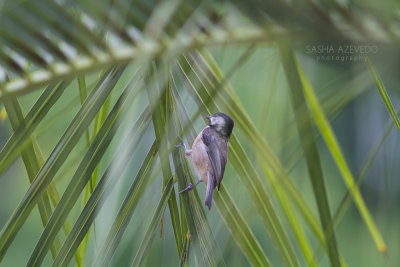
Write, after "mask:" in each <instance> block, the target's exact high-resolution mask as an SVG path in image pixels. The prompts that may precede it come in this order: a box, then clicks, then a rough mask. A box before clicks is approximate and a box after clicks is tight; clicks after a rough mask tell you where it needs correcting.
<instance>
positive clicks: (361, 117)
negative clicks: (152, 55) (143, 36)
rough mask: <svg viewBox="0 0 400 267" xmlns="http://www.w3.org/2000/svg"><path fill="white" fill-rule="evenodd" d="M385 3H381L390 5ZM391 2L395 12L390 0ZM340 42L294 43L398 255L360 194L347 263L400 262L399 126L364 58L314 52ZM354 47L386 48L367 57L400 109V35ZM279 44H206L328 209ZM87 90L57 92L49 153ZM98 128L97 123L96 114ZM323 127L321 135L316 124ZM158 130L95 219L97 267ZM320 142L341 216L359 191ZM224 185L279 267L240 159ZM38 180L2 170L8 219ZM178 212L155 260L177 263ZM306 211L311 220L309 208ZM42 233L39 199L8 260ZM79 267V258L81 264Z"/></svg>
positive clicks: (340, 229) (135, 108)
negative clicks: (372, 225)
mask: <svg viewBox="0 0 400 267" xmlns="http://www.w3.org/2000/svg"><path fill="white" fill-rule="evenodd" d="M376 5H378V6H379V4H376ZM382 5H383V4H382ZM397 6H398V5H397ZM383 9H384V11H385V12H386V10H387V9H385V8H383ZM397 10H398V9H397ZM340 44H350V43H349V42H348V43H344V42H343V41H338V42H337V43H336V42H334V41H331V42H330V41H324V42H318V41H315V39H310V40H302V42H301V43H297V44H296V45H295V46H294V51H295V54H296V56H297V58H298V60H299V63H300V65H301V67H302V69H303V70H304V73H305V75H306V76H307V78H308V80H309V81H310V84H311V85H312V87H313V89H314V90H315V93H316V95H317V96H318V99H319V100H320V102H321V104H322V106H323V108H324V111H325V114H326V115H327V118H328V119H329V121H330V123H331V125H332V127H333V130H334V133H335V134H336V137H337V139H338V142H339V144H340V147H341V149H342V151H343V153H344V156H345V159H346V161H347V163H348V165H349V167H350V170H351V172H352V173H353V175H354V177H356V178H359V177H360V176H361V178H362V179H361V182H360V185H359V186H360V190H361V193H362V196H363V197H364V200H365V202H366V205H367V207H368V209H369V211H370V212H371V215H372V218H373V219H374V220H375V222H376V224H377V228H378V230H379V231H380V233H381V235H382V237H383V239H384V241H385V242H386V245H387V252H386V253H381V252H379V251H378V249H377V247H376V245H375V243H374V241H373V239H372V237H371V234H370V232H369V231H368V229H367V227H366V225H365V222H364V220H363V219H362V218H361V216H360V214H359V211H358V210H357V208H356V207H355V205H354V204H353V202H352V201H351V202H350V205H349V207H348V208H346V209H345V210H344V211H345V212H344V213H343V214H342V216H340V217H338V218H337V219H335V234H336V240H337V245H338V249H339V251H340V253H341V255H342V256H343V258H344V259H345V261H346V263H347V264H348V266H374V267H375V266H399V265H400V254H399V253H398V252H399V251H400V209H399V208H398V207H399V204H400V180H399V178H400V165H399V162H400V155H399V151H400V134H399V133H400V132H399V130H400V129H399V128H397V127H396V125H395V124H394V121H393V118H392V117H391V116H390V113H389V111H388V109H387V108H386V106H385V103H384V101H383V100H382V97H381V95H380V93H379V91H378V89H377V86H376V83H375V79H374V77H373V76H372V75H371V73H370V71H369V69H368V67H367V64H366V63H365V62H364V61H357V62H355V61H351V60H343V61H342V60H320V59H317V56H321V55H322V54H324V52H320V51H314V52H312V53H309V52H308V49H307V46H310V45H315V46H317V45H324V46H333V47H334V49H337V46H338V45H340ZM351 44H352V45H355V46H364V45H368V46H374V47H376V48H377V51H376V53H373V54H368V55H367V56H368V58H369V59H370V60H371V61H372V62H373V64H374V67H375V69H376V70H377V71H378V73H379V75H380V77H381V79H382V80H383V82H384V84H385V88H386V90H387V93H388V95H389V96H390V99H391V102H392V104H393V106H394V108H395V110H396V111H399V109H400V90H399V86H398V85H399V75H398V69H399V68H398V66H399V59H400V57H399V54H398V53H397V51H398V50H397V49H396V47H397V46H396V44H393V45H388V44H383V43H381V42H375V41H371V42H357V41H354V42H353V43H351ZM278 47H279V44H276V43H275V44H271V43H261V42H260V43H255V44H252V46H251V47H250V48H249V45H248V44H225V45H210V46H209V47H207V49H208V51H209V52H210V54H211V55H212V57H213V58H214V59H215V61H216V63H217V64H218V66H219V68H220V69H221V71H222V73H223V74H224V75H226V79H227V83H228V84H229V85H230V86H231V87H232V88H233V90H234V92H235V93H236V95H237V96H238V99H239V101H240V103H241V104H242V105H243V107H244V110H245V112H246V113H247V115H248V116H249V118H250V120H251V121H252V122H253V123H254V125H255V126H256V128H257V130H258V131H259V132H260V133H261V134H262V136H263V137H264V138H265V140H266V142H267V143H268V144H269V146H270V147H271V148H272V150H273V151H274V153H275V155H277V157H278V159H279V160H280V162H281V164H282V166H283V167H284V168H285V170H287V172H288V173H289V175H290V178H291V179H292V181H293V183H294V184H295V185H296V187H297V188H298V190H299V192H301V194H302V196H303V197H304V198H305V200H306V202H307V203H308V204H309V206H310V207H311V208H312V210H313V211H314V213H315V214H317V213H318V211H317V206H316V202H315V196H314V193H313V189H312V185H311V182H310V178H309V175H308V171H307V167H306V161H305V158H304V155H303V153H302V150H301V145H300V139H299V135H301V134H302V133H299V132H298V130H297V128H296V124H295V116H294V112H296V111H294V109H293V107H292V102H291V96H290V89H289V85H288V82H287V76H286V75H285V71H284V69H283V66H282V62H281V58H280V56H279V53H278V50H277V48H278ZM336 52H337V50H336ZM244 55H245V56H244ZM362 56H364V55H362ZM242 57H244V58H242ZM139 69H140V64H135V63H134V64H130V65H128V67H127V70H126V71H125V72H124V74H123V76H122V78H121V80H120V81H119V82H118V84H117V86H116V88H115V89H114V91H113V94H112V96H111V100H110V103H111V106H112V105H113V103H115V102H116V100H117V98H118V96H119V94H120V92H121V91H122V90H123V88H124V86H125V85H126V84H127V83H128V82H129V80H130V78H131V77H132V76H133V75H135V73H137V71H138V70H139ZM99 77H100V74H99V73H93V72H92V73H89V74H87V75H86V82H87V84H88V88H90V87H91V86H93V85H94V84H95V82H96V81H97V79H98V78H99ZM177 91H178V92H179V93H180V94H181V98H182V101H183V104H184V106H185V107H186V109H187V111H188V113H189V114H190V115H193V114H195V113H196V112H197V107H196V105H195V103H194V101H193V99H192V98H191V97H190V95H189V94H187V93H185V90H184V89H183V88H182V85H179V84H178V86H177ZM78 92H79V87H78V83H77V82H76V80H74V81H73V82H72V83H71V84H70V85H69V87H68V88H67V90H66V91H65V93H64V94H63V97H62V101H58V102H57V103H56V104H55V105H54V107H53V108H52V109H51V111H50V112H49V114H48V115H47V116H46V118H45V119H44V120H43V121H42V122H41V124H40V125H39V127H38V128H37V129H36V130H35V131H34V133H33V136H34V137H35V138H36V139H37V142H38V145H39V147H40V150H41V152H42V154H43V158H44V159H46V158H47V157H48V156H49V155H50V153H51V152H52V149H53V148H54V146H55V144H56V143H57V142H58V140H59V139H60V137H61V136H62V134H63V133H64V131H65V129H66V128H67V127H68V125H69V123H70V122H71V120H72V119H73V117H74V115H75V113H76V112H77V111H78V110H79V108H80V105H81V103H80V99H79V94H78ZM114 92H115V93H114ZM40 93H41V90H36V91H34V92H31V93H28V94H24V95H23V96H20V97H19V98H18V99H19V101H20V102H21V105H22V108H23V110H24V111H25V112H27V111H28V110H29V109H30V107H31V106H32V105H33V104H34V103H35V101H36V100H37V98H38V97H39V96H40ZM147 105H148V99H147V96H146V93H145V92H142V93H141V94H140V95H139V96H138V97H137V98H136V99H135V101H134V102H133V103H132V104H131V107H130V108H129V110H128V111H127V112H128V114H129V115H128V118H129V119H128V120H131V121H132V123H133V121H135V120H136V119H137V117H138V114H140V112H141V111H142V110H143V109H144V107H146V106H147ZM222 111H223V110H222ZM225 112H226V111H225ZM130 125H131V124H129V123H127V125H123V126H122V127H121V129H120V130H119V131H118V133H117V137H116V138H115V139H114V140H113V141H112V143H111V146H110V148H109V149H108V150H107V152H106V154H105V156H104V157H103V158H102V159H101V161H100V164H99V173H102V172H104V170H105V168H106V167H107V163H108V161H109V160H110V159H111V157H112V155H113V153H114V152H115V151H118V148H119V147H120V146H123V145H124V144H121V140H123V136H124V135H125V134H126V131H127V130H128V129H129V127H130ZM193 125H194V128H195V130H196V132H199V131H201V129H202V128H203V127H204V126H205V122H204V119H203V118H202V117H201V116H199V117H196V119H195V121H193ZM90 127H93V123H92V124H91V126H90ZM314 127H315V125H314ZM12 132H13V131H12V128H11V125H10V123H9V121H8V118H7V117H6V116H5V117H4V118H3V120H2V122H1V124H0V147H3V146H4V145H5V143H6V141H7V140H8V138H9V137H10V136H11V134H12ZM315 132H316V133H318V130H317V128H316V127H315ZM234 133H235V135H236V136H237V137H238V138H239V140H240V141H241V143H242V144H243V147H244V149H245V151H246V152H247V154H248V156H249V159H250V161H251V162H253V163H254V164H255V166H256V169H257V170H258V171H259V174H260V176H261V178H262V179H261V180H262V182H263V186H264V188H265V190H266V191H267V193H268V195H269V196H270V198H271V199H272V202H273V204H274V207H275V208H276V210H277V212H278V215H279V216H280V218H281V222H282V223H283V225H285V226H286V229H289V228H290V227H289V225H288V222H287V221H285V219H284V218H285V217H284V215H283V213H282V211H281V210H280V207H279V204H278V202H277V200H276V197H275V195H274V192H273V190H272V189H271V185H270V184H269V183H268V179H266V177H264V176H263V172H262V171H261V167H260V166H259V165H258V164H257V159H256V154H257V153H256V151H254V150H255V149H256V148H255V147H252V146H250V144H248V143H247V141H246V138H245V137H244V136H243V135H242V134H241V132H240V131H239V130H238V129H237V128H235V129H234ZM154 138H155V135H154V129H153V125H152V124H150V126H149V127H148V129H147V130H146V134H145V136H144V137H143V139H142V141H141V142H140V144H139V146H138V148H137V152H136V153H135V154H134V156H133V157H132V159H131V160H130V161H129V165H128V167H127V169H126V171H125V172H124V174H123V177H122V179H120V180H119V181H118V183H117V184H116V186H115V188H114V189H113V191H112V193H111V194H110V196H109V197H108V198H107V200H106V203H105V204H104V207H103V208H102V209H101V211H100V213H99V215H98V217H97V218H96V220H95V223H94V224H93V225H92V228H91V230H90V236H89V242H88V250H87V258H86V263H85V265H84V266H90V265H91V264H92V262H93V261H94V259H95V258H96V256H97V254H98V252H99V248H100V247H101V245H102V243H104V241H105V238H106V236H107V232H108V230H109V228H110V226H111V224H112V223H113V218H114V217H115V216H116V214H117V212H118V209H119V207H120V205H121V203H122V202H123V200H124V197H125V195H126V193H127V192H128V189H129V186H130V185H131V184H132V180H133V178H134V176H135V173H136V171H137V169H138V168H139V166H140V164H141V162H142V160H143V158H144V156H145V155H146V153H147V151H148V148H149V147H150V145H151V143H152V142H153V140H154ZM316 142H317V144H318V151H319V153H320V160H321V163H322V168H323V173H324V180H325V186H326V190H327V195H328V200H329V204H330V208H331V213H332V214H335V212H336V211H337V210H338V209H341V202H342V201H343V199H344V198H345V196H346V194H347V193H348V187H347V186H346V185H345V183H344V182H343V179H342V177H341V174H340V172H339V171H338V169H337V167H336V165H335V163H334V160H333V158H332V156H331V154H330V153H329V151H328V149H327V147H326V144H325V142H324V141H323V139H322V138H321V136H320V135H319V134H317V137H316ZM171 149H173V146H171ZM85 151H86V144H85V140H84V137H83V136H82V138H81V140H80V141H79V143H78V144H77V145H76V146H75V147H74V149H73V151H72V153H71V154H70V155H69V157H68V159H67V160H66V162H65V163H64V164H63V166H62V168H61V169H60V171H59V172H58V174H57V175H56V177H55V178H54V181H55V184H56V186H57V188H58V189H59V192H63V190H65V188H66V186H67V184H68V182H69V180H70V179H71V177H72V175H73V173H74V171H75V170H76V168H77V165H78V163H79V161H80V159H81V157H82V154H83V153H84V152H85ZM374 151H375V152H376V153H374ZM368 159H370V161H368ZM158 161H159V160H158V159H157V166H158V167H156V168H155V170H154V171H153V172H152V175H151V176H150V178H149V183H148V186H147V187H146V188H145V191H144V192H143V195H142V197H141V198H140V201H139V202H138V204H137V208H136V210H135V212H134V214H133V217H132V219H131V220H130V222H129V225H128V227H127V230H126V232H125V233H124V234H123V237H122V239H121V241H120V243H119V245H118V248H117V250H116V252H115V255H114V256H113V258H112V260H111V263H110V265H111V266H130V263H131V262H132V259H133V258H134V256H135V254H136V251H137V250H138V249H139V247H140V246H141V241H142V239H143V237H144V235H145V232H146V229H147V227H148V225H149V223H150V220H151V218H152V215H153V211H154V210H155V208H156V206H157V203H158V201H159V199H160V197H161V192H160V188H161V185H162V180H161V176H162V172H161V169H160V167H159V164H158V163H159V162H158ZM223 186H224V188H226V189H227V190H229V192H230V194H231V196H232V198H233V201H234V203H235V204H236V205H237V207H238V210H239V211H240V213H241V214H242V216H243V217H244V218H245V220H246V222H247V224H248V225H249V226H250V228H251V230H252V231H253V233H254V236H255V237H256V238H257V240H258V242H259V243H260V245H261V247H262V249H263V251H264V252H265V253H266V255H267V256H268V259H269V260H270V261H271V264H272V266H284V264H283V263H282V260H281V258H280V256H279V251H277V249H276V247H275V246H274V244H273V242H272V241H271V238H270V235H269V233H268V231H267V230H266V227H265V225H264V224H263V221H262V218H261V217H260V215H259V214H258V212H257V209H256V207H255V205H254V203H253V202H252V200H251V198H250V197H249V195H248V194H249V193H248V191H247V190H246V189H245V188H244V186H243V184H242V183H241V181H240V179H239V178H238V174H237V173H236V172H235V171H234V169H233V167H232V166H231V163H230V162H229V161H228V164H227V168H226V172H225V175H224V179H223ZM28 187H29V180H28V179H27V174H26V171H25V167H24V165H23V162H22V160H21V159H20V158H17V159H16V160H15V161H14V162H13V163H12V164H11V165H10V166H9V167H8V168H7V170H6V171H5V172H4V173H3V174H2V175H1V177H0V228H2V227H3V226H4V225H5V224H6V223H7V221H8V219H9V218H10V216H11V215H12V213H13V211H14V209H15V208H16V207H17V205H18V204H19V203H20V201H21V199H22V198H23V196H24V194H25V192H26V190H27V189H28ZM174 187H175V190H176V191H177V190H178V185H177V184H175V185H174ZM197 190H198V192H199V196H200V199H201V200H202V201H203V198H204V195H205V185H203V184H200V185H199V186H198V187H197ZM83 205H84V196H83V193H82V194H81V196H80V198H79V199H78V201H77V204H76V205H75V206H74V208H73V209H72V212H71V213H70V214H69V216H68V220H69V221H70V222H72V224H73V223H74V222H75V221H76V219H77V218H78V216H79V214H80V211H81V210H82V207H83ZM205 215H206V219H207V221H208V223H209V225H210V227H211V230H212V233H213V234H214V236H215V239H216V241H217V244H218V246H219V248H220V250H221V252H222V255H223V259H224V261H225V264H226V266H250V263H249V261H248V260H247V259H246V257H245V255H244V254H243V253H242V252H241V248H240V246H239V245H238V244H237V243H236V241H235V239H234V238H233V236H232V234H231V232H230V230H229V229H228V227H227V226H226V224H225V222H224V220H223V219H222V218H221V215H220V213H219V212H218V210H217V208H216V207H215V205H214V206H213V208H212V209H211V210H210V211H207V210H205ZM169 218H170V215H169V210H168V208H166V209H165V211H164V215H163V223H162V226H161V225H158V227H157V231H156V234H155V236H154V240H153V243H152V246H151V248H150V249H149V250H148V254H147V256H146V260H145V262H144V266H176V265H177V264H178V262H179V259H180V255H178V252H177V250H176V245H175V237H174V232H173V228H172V225H171V220H170V219H169ZM299 218H301V217H300V216H299ZM298 224H299V225H301V226H302V227H303V228H304V229H305V232H306V235H307V237H308V239H309V242H310V244H311V247H312V249H313V255H314V257H315V259H316V262H317V265H319V266H330V262H329V259H328V257H327V255H326V254H325V252H324V249H323V248H322V246H321V245H320V243H319V242H318V241H317V240H316V238H315V236H314V235H313V234H312V232H311V231H310V230H308V228H307V226H306V223H305V222H304V221H303V220H302V219H300V220H299V221H298ZM42 231H43V225H42V222H41V220H40V216H39V212H38V210H37V208H34V209H33V211H32V213H31V214H30V216H29V217H28V219H27V220H26V222H25V223H24V225H23V226H22V228H21V230H20V231H19V233H18V234H17V236H16V238H15V240H14V241H13V243H12V244H11V246H10V247H9V249H8V251H7V253H6V255H5V256H4V258H3V260H2V261H1V263H0V265H1V266H24V265H25V264H26V262H27V261H28V259H29V257H30V256H31V253H32V251H33V248H34V247H35V244H36V243H37V240H38V239H39V237H40V234H41V233H42ZM287 232H288V235H289V238H290V240H291V241H293V244H294V248H295V251H296V252H297V253H298V254H299V255H301V249H300V248H299V245H298V244H297V243H296V241H295V237H294V236H293V233H292V232H291V231H290V230H288V231H287ZM161 233H162V234H161ZM59 236H60V238H61V239H65V234H64V233H63V232H62V231H61V232H60V233H59ZM299 260H300V263H301V265H302V266H306V265H307V264H306V262H305V260H304V258H303V257H301V256H299ZM189 262H190V263H191V264H190V265H192V264H193V266H196V264H195V262H196V260H195V258H194V253H190V254H189ZM51 263H52V258H51V255H50V253H48V255H47V256H46V258H45V260H44V262H43V266H50V265H51ZM70 266H75V262H74V261H71V262H70Z"/></svg>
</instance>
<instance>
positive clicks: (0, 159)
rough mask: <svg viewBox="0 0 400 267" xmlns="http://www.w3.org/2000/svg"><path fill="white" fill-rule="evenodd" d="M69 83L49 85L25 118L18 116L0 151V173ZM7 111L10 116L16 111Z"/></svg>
mask: <svg viewBox="0 0 400 267" xmlns="http://www.w3.org/2000/svg"><path fill="white" fill-rule="evenodd" d="M69 83H70V82H69V81H67V82H61V83H58V84H56V85H49V86H48V87H47V88H46V89H45V90H44V91H43V93H42V94H41V95H40V97H39V99H38V100H37V101H36V102H35V104H34V105H33V107H32V108H31V109H30V111H29V112H28V114H27V115H26V116H25V118H20V120H21V121H20V123H19V125H18V126H17V125H14V126H17V127H15V130H14V133H13V135H12V136H11V137H10V139H9V140H8V141H7V143H6V145H5V146H4V147H3V148H2V150H1V152H0V173H3V172H4V170H5V169H6V168H7V167H8V166H9V165H10V163H11V162H12V161H13V160H14V159H15V157H16V156H17V155H18V153H19V152H20V150H21V149H22V147H23V145H24V144H25V141H26V140H29V138H30V136H31V135H32V133H33V131H34V130H35V129H36V127H37V126H38V125H39V123H40V122H41V121H42V120H43V118H44V117H45V116H46V115H47V113H48V112H49V110H50V109H51V108H52V107H53V105H54V104H55V103H56V102H57V100H58V99H59V98H60V96H61V95H62V94H63V92H64V91H65V89H66V88H67V87H68V85H69ZM11 101H12V100H11ZM11 101H10V100H9V101H7V103H10V102H11ZM8 105H10V104H8ZM8 112H9V116H10V118H12V115H13V114H14V113H15V112H17V111H16V110H14V111H13V110H9V111H8ZM35 175H36V174H35Z"/></svg>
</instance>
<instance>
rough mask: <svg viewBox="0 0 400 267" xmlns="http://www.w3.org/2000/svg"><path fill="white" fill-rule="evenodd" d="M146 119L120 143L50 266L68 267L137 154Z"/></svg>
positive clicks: (151, 155) (146, 162) (147, 164)
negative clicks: (135, 153)
mask: <svg viewBox="0 0 400 267" xmlns="http://www.w3.org/2000/svg"><path fill="white" fill-rule="evenodd" d="M149 117H150V114H149V112H148V110H146V111H145V112H144V113H142V115H141V116H140V117H139V118H138V120H137V122H136V123H135V125H134V126H133V127H132V129H131V130H130V132H129V134H128V135H127V136H126V138H125V139H124V140H122V142H121V143H120V147H119V149H117V152H116V154H115V155H114V157H113V159H112V160H111V162H110V163H109V164H108V167H107V169H106V170H105V172H104V174H103V175H102V177H101V179H100V181H99V183H98V184H97V186H96V188H95V189H94V191H93V193H92V194H91V195H90V198H89V200H88V201H87V203H86V205H85V207H84V209H83V210H82V212H81V214H80V215H79V218H78V219H77V221H76V223H75V225H74V227H73V229H72V231H71V232H70V233H69V235H68V237H67V240H66V241H65V242H64V244H63V246H62V248H61V250H60V252H59V253H58V255H57V258H56V259H55V260H54V263H53V266H66V265H68V263H69V261H70V260H71V257H72V255H73V253H74V251H75V250H76V249H78V247H79V245H80V242H81V241H82V240H83V238H84V237H85V235H86V233H87V232H88V230H89V228H90V226H91V225H92V223H93V222H94V220H95V218H96V216H97V215H98V213H99V212H100V209H101V207H102V206H103V204H104V203H105V201H106V199H107V197H108V196H109V194H110V193H111V191H112V189H113V188H114V186H115V185H116V183H117V182H118V180H119V179H120V178H121V176H122V174H123V172H124V170H125V169H126V167H127V166H128V163H129V161H130V159H131V157H132V156H133V154H134V152H135V151H136V149H137V147H138V144H139V142H140V141H141V140H142V137H143V136H144V134H145V132H146V130H147V127H148V125H149V123H148V119H149ZM154 154H155V149H154V148H153V149H152V150H150V151H149V153H147V156H146V158H145V160H144V162H143V164H142V166H143V168H144V169H145V171H143V173H146V172H147V170H148V169H149V168H150V164H151V163H152V160H153V158H154ZM60 205H61V202H60Z"/></svg>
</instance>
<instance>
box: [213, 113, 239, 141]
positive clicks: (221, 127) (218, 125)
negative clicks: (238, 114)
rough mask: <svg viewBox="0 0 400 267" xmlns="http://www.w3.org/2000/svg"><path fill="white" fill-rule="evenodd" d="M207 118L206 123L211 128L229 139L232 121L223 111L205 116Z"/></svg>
mask: <svg viewBox="0 0 400 267" xmlns="http://www.w3.org/2000/svg"><path fill="white" fill-rule="evenodd" d="M207 119H208V120H209V123H208V125H209V126H210V127H211V128H213V129H214V130H215V131H216V132H217V133H219V134H221V135H222V136H223V137H225V138H227V139H229V137H230V136H231V133H232V130H233V125H234V122H233V120H232V119H231V118H230V117H229V116H228V115H226V114H225V113H222V112H220V113H215V114H214V115H210V116H207Z"/></svg>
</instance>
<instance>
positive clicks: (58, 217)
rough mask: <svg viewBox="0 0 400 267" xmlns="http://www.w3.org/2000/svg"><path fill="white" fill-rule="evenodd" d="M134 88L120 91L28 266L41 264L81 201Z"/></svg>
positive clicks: (124, 114) (122, 116)
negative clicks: (79, 200) (67, 219)
mask: <svg viewBox="0 0 400 267" xmlns="http://www.w3.org/2000/svg"><path fill="white" fill-rule="evenodd" d="M132 90H133V89H132V88H131V87H130V86H128V87H127V88H126V89H125V90H124V92H123V93H122V94H121V96H120V98H119V99H118V101H117V103H116V104H115V105H114V107H113V109H112V110H111V112H110V114H109V115H108V117H107V119H106V121H105V122H104V124H103V125H102V126H101V128H100V130H99V132H98V133H97V134H96V137H95V139H94V140H93V142H92V143H91V145H90V147H89V149H88V150H87V152H86V154H85V155H84V157H83V159H82V160H81V162H80V164H79V166H78V168H77V170H76V171H75V174H74V176H73V177H72V178H71V181H70V183H69V184H68V186H67V188H66V189H65V192H64V194H63V196H62V197H61V200H60V202H59V203H58V205H57V207H56V209H55V210H54V212H53V215H52V216H51V218H50V221H49V223H48V224H47V226H46V228H45V229H44V231H43V233H42V235H41V236H40V239H39V241H38V242H37V244H36V247H35V249H34V250H33V252H32V255H31V257H30V259H29V261H28V265H29V266H38V265H40V264H41V263H42V261H43V259H44V257H45V256H46V253H47V251H48V249H49V247H50V245H51V243H52V242H53V240H54V238H55V237H56V236H57V234H58V231H59V230H60V228H61V226H62V224H63V223H64V221H65V219H66V218H67V216H68V214H69V213H70V211H71V209H72V208H73V206H74V205H75V203H76V201H77V200H78V197H79V195H80V194H81V192H82V190H83V189H84V187H85V185H86V184H87V182H88V180H89V179H90V177H91V175H92V172H93V171H94V169H95V168H96V166H97V165H98V163H99V162H100V159H101V158H102V157H103V155H104V153H105V152H106V150H107V148H108V146H109V145H110V143H111V141H112V140H113V138H114V136H115V134H116V132H117V130H118V128H119V126H120V125H121V124H122V122H123V120H124V118H125V117H126V115H127V112H126V111H127V110H128V108H129V104H130V103H131V100H132V97H133V96H134V94H132Z"/></svg>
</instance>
